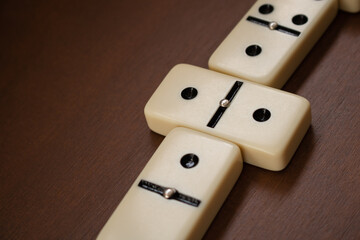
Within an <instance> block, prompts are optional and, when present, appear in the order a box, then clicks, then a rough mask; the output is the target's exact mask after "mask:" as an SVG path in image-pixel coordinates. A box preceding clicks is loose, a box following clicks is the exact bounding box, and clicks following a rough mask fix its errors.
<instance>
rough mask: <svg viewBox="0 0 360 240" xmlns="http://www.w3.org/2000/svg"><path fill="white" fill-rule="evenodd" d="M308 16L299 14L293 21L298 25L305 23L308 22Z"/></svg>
mask: <svg viewBox="0 0 360 240" xmlns="http://www.w3.org/2000/svg"><path fill="white" fill-rule="evenodd" d="M307 21H308V18H307V17H306V16H305V15H303V14H298V15H296V16H294V17H293V18H292V22H293V23H294V24H296V25H303V24H305V23H307Z"/></svg>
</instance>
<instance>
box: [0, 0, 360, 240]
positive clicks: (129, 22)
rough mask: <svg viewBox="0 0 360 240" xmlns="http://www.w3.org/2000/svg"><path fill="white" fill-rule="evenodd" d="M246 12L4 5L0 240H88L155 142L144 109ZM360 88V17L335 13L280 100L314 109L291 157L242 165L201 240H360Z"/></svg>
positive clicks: (5, 0) (184, 5)
mask: <svg viewBox="0 0 360 240" xmlns="http://www.w3.org/2000/svg"><path fill="white" fill-rule="evenodd" d="M253 2H254V1H250V0H247V1H235V0H227V1H222V0H208V1H198V2H197V1H190V0H182V1H180V0H177V1H134V0H131V1H130V0H124V1H115V0H111V1H94V0H88V1H68V0H64V1H10V0H2V1H1V2H0V238H1V239H93V238H95V237H96V236H97V234H98V232H99V231H100V230H101V228H102V227H103V225H104V224H105V222H106V221H107V220H108V218H109V217H110V215H111V213H112V212H113V211H114V209H115V208H116V206H117V205H118V204H119V202H120V201H121V199H122V198H123V197H124V195H125V193H126V192H127V190H128V189H129V188H130V186H131V184H132V183H133V181H134V180H135V178H136V177H137V176H138V174H139V173H140V172H141V170H142V168H143V167H144V166H145V164H146V162H147V161H148V159H149V158H150V157H151V155H152V154H153V153H154V151H155V150H156V149H157V147H158V145H159V144H160V143H161V141H162V140H163V137H162V136H160V135H157V134H155V133H153V132H151V131H150V130H149V129H148V127H147V125H146V122H145V117H144V114H143V108H144V106H145V104H146V101H147V100H148V99H149V98H150V96H151V94H152V93H153V92H154V91H155V89H156V87H157V86H158V85H159V83H160V82H161V81H162V79H163V78H164V77H165V75H166V74H167V72H168V71H169V70H170V69H171V68H172V67H173V66H174V65H175V64H177V63H189V64H193V65H197V66H200V67H204V68H206V67H207V61H208V59H209V57H210V55H211V54H212V52H213V51H214V50H215V49H216V47H217V46H218V45H219V44H220V43H221V41H222V40H223V39H224V38H225V36H226V35H227V34H228V33H229V32H230V30H231V29H232V28H233V27H234V26H235V24H236V23H237V22H238V21H239V20H240V19H241V18H242V16H243V15H244V14H245V13H246V11H247V10H248V9H249V8H250V6H251V5H252V4H253ZM359 78H360V14H357V15H354V14H349V13H345V12H339V13H338V16H337V17H336V19H335V20H334V22H333V23H332V24H331V25H330V27H329V28H328V30H327V31H326V33H325V34H324V35H323V36H322V38H321V39H320V40H319V41H318V43H317V44H316V45H315V47H314V48H313V49H312V51H311V52H310V54H309V55H308V56H307V57H306V58H305V60H304V61H303V62H302V64H301V65H300V66H299V68H298V69H297V70H296V72H295V73H294V74H293V76H292V77H291V78H290V79H289V81H288V83H287V84H286V85H285V86H284V88H283V89H284V90H285V91H289V92H292V93H295V94H299V95H301V96H304V97H305V98H307V99H308V100H309V101H310V103H311V106H312V114H313V120H312V126H311V128H310V130H309V131H308V133H307V134H306V136H305V138H304V139H303V141H302V143H301V145H300V147H299V148H298V150H297V152H296V153H295V156H294V157H293V159H292V161H291V162H290V164H289V166H288V167H287V168H286V169H285V170H284V171H281V172H270V171H266V170H262V169H260V168H256V167H253V166H250V165H247V164H245V166H244V169H243V172H242V175H241V176H240V178H239V180H238V182H237V183H236V185H235V186H234V188H233V190H232V192H231V193H230V195H229V197H228V199H227V200H226V201H225V203H224V205H223V207H222V208H221V210H220V211H219V213H218V215H217V216H216V218H215V219H214V221H213V223H212V225H211V226H210V228H209V230H208V232H207V233H206V235H205V237H204V239H265V238H266V239H310V238H312V239H359V238H360V189H359V186H360V175H359V170H360V149H359V144H360V131H359V128H360V125H359V119H360V114H359V112H360V111H359V110H360V109H359V99H360V98H359V97H360V94H359V92H360V83H359V80H360V79H359Z"/></svg>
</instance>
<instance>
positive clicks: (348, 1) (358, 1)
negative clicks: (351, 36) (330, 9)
mask: <svg viewBox="0 0 360 240" xmlns="http://www.w3.org/2000/svg"><path fill="white" fill-rule="evenodd" d="M339 8H340V9H341V10H343V11H346V12H351V13H357V12H359V11H360V0H339Z"/></svg>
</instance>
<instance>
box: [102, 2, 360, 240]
mask: <svg viewBox="0 0 360 240" xmlns="http://www.w3.org/2000/svg"><path fill="white" fill-rule="evenodd" d="M340 7H341V8H342V9H344V10H347V11H352V12H358V11H359V10H360V1H359V0H356V1H351V0H342V1H340ZM337 10H338V2H337V0H307V3H305V1H304V0H286V2H284V1H283V0H269V1H264V0H258V1H257V2H256V3H255V4H254V5H253V6H252V8H251V9H250V10H249V11H248V13H247V14H246V15H245V16H244V17H243V19H242V20H241V21H240V22H239V23H238V24H237V25H236V26H235V28H234V29H233V30H232V32H231V33H230V34H229V35H228V36H227V37H226V39H225V40H224V41H223V42H222V43H221V45H220V46H219V47H218V48H217V50H216V51H215V52H214V53H213V55H212V56H211V58H210V60H209V68H210V70H206V69H202V68H199V67H195V66H191V65H187V64H179V65H177V66H175V67H174V68H173V69H172V70H171V71H170V72H169V73H168V75H167V76H166V77H165V79H164V80H163V82H162V83H161V84H160V86H159V87H158V88H157V90H156V91H155V93H154V94H153V95H152V97H151V98H150V100H149V101H148V103H147V104H146V106H145V117H146V120H147V123H148V125H149V127H150V129H151V130H153V131H154V132H157V133H159V134H162V135H165V136H166V138H165V139H164V141H163V142H162V143H161V144H160V146H159V148H158V149H157V150H156V152H155V153H154V155H153V156H152V157H151V159H150V160H149V162H148V163H147V165H146V166H145V168H144V169H143V171H142V172H141V174H140V175H139V176H138V178H137V179H136V181H135V183H134V184H133V185H132V186H131V188H130V190H129V191H128V193H127V194H126V195H125V197H124V198H123V200H122V201H121V203H120V205H119V206H118V207H117V209H116V210H115V212H114V213H113V214H112V216H111V217H110V219H109V220H108V222H107V223H106V225H105V226H104V228H103V229H102V230H101V232H100V234H99V236H98V239H200V238H201V237H202V236H203V234H204V233H205V232H206V230H207V228H208V226H209V225H210V223H211V222H212V220H213V218H214V217H215V215H216V214H217V212H218V210H219V209H220V207H221V205H222V203H223V202H224V200H225V198H226V197H227V195H228V194H229V192H230V191H231V189H232V187H233V185H234V184H235V182H236V180H237V179H238V177H239V176H240V173H241V171H242V165H243V159H244V161H245V162H247V163H249V164H252V165H255V166H258V167H261V168H265V169H269V170H273V171H279V170H282V169H284V168H285V167H286V166H287V164H288V163H289V161H290V159H291V158H292V155H293V154H294V152H295V150H296V149H297V147H298V145H299V144H300V142H301V140H302V138H303V137H304V135H305V133H306V131H307V129H308V128H309V126H310V123H311V111H310V104H309V102H308V101H307V100H306V99H304V98H302V97H300V96H296V95H294V94H291V93H287V92H284V91H281V90H278V89H275V88H281V87H282V86H283V84H285V82H286V81H287V79H288V78H289V77H290V75H291V74H292V73H293V71H294V70H295V69H296V67H297V66H298V65H299V64H300V62H301V61H302V60H303V58H304V57H305V55H306V54H307V53H308V52H309V51H310V49H311V48H312V46H313V45H314V44H315V42H316V41H317V40H318V39H319V38H320V36H321V35H322V34H323V32H324V31H325V29H326V28H327V27H328V25H329V24H330V23H331V21H332V20H333V19H334V18H335V16H336V13H337ZM304 13H306V15H305V14H304ZM243 33H246V36H244V34H243ZM269 39H271V41H269ZM259 66H261V67H259ZM212 70H214V71H212ZM253 82H255V83H253ZM264 85H267V86H264ZM219 100H220V103H219ZM169 200H170V201H169Z"/></svg>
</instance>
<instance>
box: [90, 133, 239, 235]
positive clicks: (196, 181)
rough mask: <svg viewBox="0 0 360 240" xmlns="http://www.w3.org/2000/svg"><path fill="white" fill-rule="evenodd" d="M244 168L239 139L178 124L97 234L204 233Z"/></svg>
mask: <svg viewBox="0 0 360 240" xmlns="http://www.w3.org/2000/svg"><path fill="white" fill-rule="evenodd" d="M241 170H242V158H241V153H240V150H239V148H238V147H237V146H236V145H234V144H232V143H229V142H227V141H224V140H221V139H219V138H215V137H212V136H209V135H206V134H204V133H199V132H196V131H192V130H190V129H185V128H176V129H174V130H173V131H171V132H170V133H169V134H168V136H167V137H166V138H165V139H164V141H163V142H162V143H161V145H160V146H159V148H158V149H157V150H156V152H155V153H154V155H153V156H152V157H151V159H150V160H149V162H148V163H147V165H146V166H145V168H144V169H143V171H142V172H141V173H140V175H139V177H138V178H137V179H136V180H135V182H134V184H133V185H132V186H131V188H130V190H129V191H128V193H127V194H126V195H125V197H124V199H123V200H122V201H121V203H120V205H119V206H118V207H117V208H116V210H115V212H114V213H113V214H112V216H111V217H110V219H109V220H108V222H107V223H106V224H105V226H104V228H103V229H102V230H101V232H100V234H99V236H98V238H97V239H98V240H105V239H114V240H115V239H116V240H118V239H154V240H155V239H167V240H171V239H201V237H202V236H203V235H204V233H205V232H206V230H207V228H208V227H209V225H210V223H211V222H212V220H213V218H214V217H215V215H216V213H217V212H218V210H219V209H220V207H221V205H222V204H223V202H224V200H225V198H226V197H227V195H228V193H229V192H230V190H231V189H232V187H233V185H234V184H235V182H236V180H237V179H238V177H239V175H240V173H241Z"/></svg>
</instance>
